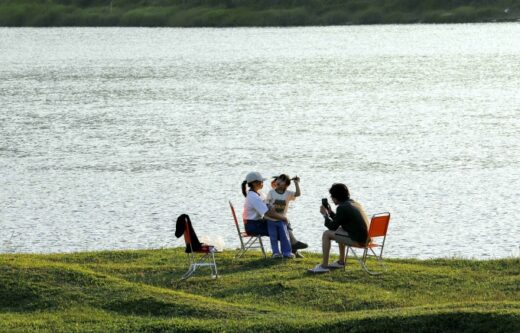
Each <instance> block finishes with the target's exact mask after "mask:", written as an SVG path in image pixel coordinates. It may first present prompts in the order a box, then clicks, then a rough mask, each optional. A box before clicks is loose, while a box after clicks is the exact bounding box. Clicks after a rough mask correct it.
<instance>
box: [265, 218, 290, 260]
mask: <svg viewBox="0 0 520 333" xmlns="http://www.w3.org/2000/svg"><path fill="white" fill-rule="evenodd" d="M267 231H268V232H269V238H270V239H271V249H272V250H273V254H280V248H279V247H278V240H280V245H281V247H282V255H283V256H284V257H288V256H290V255H291V254H292V252H291V250H292V248H291V242H290V241H289V233H288V232H287V223H285V222H283V221H270V220H267Z"/></svg>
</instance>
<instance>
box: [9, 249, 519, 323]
mask: <svg viewBox="0 0 520 333" xmlns="http://www.w3.org/2000/svg"><path fill="white" fill-rule="evenodd" d="M305 255H306V258H305V259H303V260H300V259H297V260H281V259H280V260H277V259H264V258H263V257H262V256H261V255H260V254H259V253H258V252H253V253H247V254H246V256H245V257H244V258H242V259H239V260H235V259H233V252H232V251H226V252H224V253H219V254H218V255H217V263H218V267H219V271H220V273H221V277H220V278H219V279H216V280H213V279H211V278H210V274H209V270H208V269H201V271H200V272H197V273H196V274H195V276H194V277H193V278H191V279H190V280H188V281H179V278H180V277H181V275H182V274H183V273H184V272H185V271H186V269H187V264H186V256H185V254H184V253H183V249H181V248H176V249H162V250H143V251H106V252H90V253H70V254H50V255H23V254H0V332H10V333H11V332H12V333H15V332H31V333H33V332H52V333H59V332H341V333H345V332H365V333H369V332H387V333H392V332H419V333H420V332H453V333H455V332H473V333H475V332H485V333H490V332H504V333H506V332H507V333H512V332H520V259H518V258H516V259H513V258H511V259H502V260H486V261H479V260H458V259H435V260H411V259H406V260H404V259H399V260H396V259H394V260H389V261H388V266H389V270H388V271H387V272H386V273H385V274H383V275H380V276H369V275H367V274H366V273H364V272H363V271H362V270H361V269H360V267H359V265H358V264H357V263H354V262H351V263H349V264H348V265H347V269H346V270H345V271H343V270H336V271H333V272H331V273H329V274H324V275H312V274H309V273H307V272H306V270H307V269H308V268H310V267H313V266H314V265H315V264H316V263H317V262H319V260H320V255H319V254H315V253H305Z"/></svg>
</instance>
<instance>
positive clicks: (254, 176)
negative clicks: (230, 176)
mask: <svg viewBox="0 0 520 333" xmlns="http://www.w3.org/2000/svg"><path fill="white" fill-rule="evenodd" d="M266 179H267V178H264V177H262V175H261V174H260V172H256V171H253V172H250V173H248V174H247V176H246V182H247V183H252V182H254V181H259V182H263V181H264V180H266Z"/></svg>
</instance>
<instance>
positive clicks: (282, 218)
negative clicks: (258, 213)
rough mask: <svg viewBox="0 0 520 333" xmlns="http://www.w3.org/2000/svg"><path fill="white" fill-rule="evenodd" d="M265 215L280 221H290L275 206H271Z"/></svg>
mask: <svg viewBox="0 0 520 333" xmlns="http://www.w3.org/2000/svg"><path fill="white" fill-rule="evenodd" d="M264 216H267V217H270V218H272V219H275V220H278V221H284V222H289V220H288V219H287V217H285V216H283V215H282V214H280V213H277V212H276V210H275V208H274V207H271V208H269V210H268V211H267V213H265V214H264Z"/></svg>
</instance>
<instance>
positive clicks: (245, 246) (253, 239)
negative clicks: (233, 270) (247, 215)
mask: <svg viewBox="0 0 520 333" xmlns="http://www.w3.org/2000/svg"><path fill="white" fill-rule="evenodd" d="M229 207H230V208H231V214H232V215H233V220H234V221H235V227H236V228H237V233H238V238H239V239H240V248H239V249H238V250H237V253H236V254H235V258H240V257H242V256H243V255H244V253H246V252H247V250H249V249H261V250H262V253H263V254H264V258H267V255H266V254H265V249H264V244H263V243H262V236H260V235H251V234H248V233H247V232H246V231H240V226H239V225H238V219H237V214H236V213H235V208H234V207H233V204H232V203H231V201H230V202H229ZM245 239H247V241H245ZM257 242H258V244H257Z"/></svg>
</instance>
